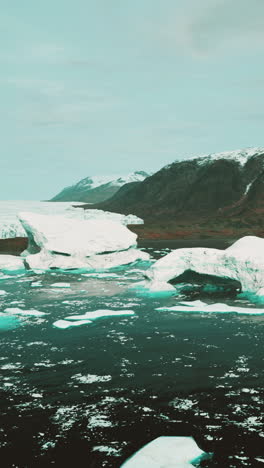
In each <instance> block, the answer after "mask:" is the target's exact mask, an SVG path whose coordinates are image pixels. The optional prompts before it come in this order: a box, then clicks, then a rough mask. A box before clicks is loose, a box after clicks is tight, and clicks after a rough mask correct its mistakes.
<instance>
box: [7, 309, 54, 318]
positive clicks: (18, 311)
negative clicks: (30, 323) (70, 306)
mask: <svg viewBox="0 0 264 468" xmlns="http://www.w3.org/2000/svg"><path fill="white" fill-rule="evenodd" d="M5 312H6V313H8V314H11V315H29V316H30V315H31V316H33V317H41V316H42V315H46V313H45V312H40V311H39V310H35V309H29V310H22V309H20V308H19V307H8V308H7V309H5Z"/></svg>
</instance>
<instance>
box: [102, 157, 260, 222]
mask: <svg viewBox="0 0 264 468" xmlns="http://www.w3.org/2000/svg"><path fill="white" fill-rule="evenodd" d="M263 171H264V149H262V148H257V149H249V150H239V151H234V152H228V153H218V154H215V155H209V156H205V157H201V158H194V159H192V160H184V161H176V162H174V163H173V164H171V165H169V166H166V167H164V168H163V169H161V170H160V171H158V172H157V173H155V174H154V175H152V176H151V177H148V178H147V179H146V180H144V181H143V182H141V183H139V184H136V185H133V184H131V185H130V184H129V185H126V186H124V187H122V189H120V190H119V191H118V192H117V193H116V194H115V195H114V196H113V197H112V198H111V199H109V200H107V201H105V202H103V203H100V204H97V205H96V208H100V209H103V210H107V211H115V212H120V213H124V214H128V213H133V214H136V215H137V216H140V217H143V218H144V219H145V221H151V222H153V221H157V220H170V221H171V222H172V221H175V222H177V221H179V220H185V221H186V222H187V221H188V222H192V221H195V222H198V221H199V220H202V219H212V218H217V219H221V217H226V216H234V215H238V214H239V213H241V215H242V214H243V213H244V215H243V216H246V214H247V213H248V212H249V211H251V212H252V210H253V211H254V210H255V211H256V210H260V211H261V210H264V201H263V199H264V197H263V195H264V175H263Z"/></svg>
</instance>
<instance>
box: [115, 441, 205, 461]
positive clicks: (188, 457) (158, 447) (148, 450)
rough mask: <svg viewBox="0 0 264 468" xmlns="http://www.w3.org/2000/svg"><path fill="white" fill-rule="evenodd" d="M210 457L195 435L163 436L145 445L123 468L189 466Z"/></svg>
mask: <svg viewBox="0 0 264 468" xmlns="http://www.w3.org/2000/svg"><path fill="white" fill-rule="evenodd" d="M208 457H209V455H208V454H206V453H205V452H203V451H202V450H201V449H200V448H199V447H198V445H197V444H196V442H195V440H194V439H193V437H173V436H163V437H158V438H157V439H155V440H153V441H152V442H150V443H148V444H147V445H145V446H144V447H143V448H142V449H140V450H139V451H138V452H136V453H135V455H133V456H132V457H131V458H129V459H128V460H127V461H126V462H125V463H123V464H122V465H121V468H139V467H140V468H150V467H151V468H184V467H186V468H187V467H188V466H189V467H190V466H191V465H194V464H198V463H199V461H201V460H202V459H205V458H208Z"/></svg>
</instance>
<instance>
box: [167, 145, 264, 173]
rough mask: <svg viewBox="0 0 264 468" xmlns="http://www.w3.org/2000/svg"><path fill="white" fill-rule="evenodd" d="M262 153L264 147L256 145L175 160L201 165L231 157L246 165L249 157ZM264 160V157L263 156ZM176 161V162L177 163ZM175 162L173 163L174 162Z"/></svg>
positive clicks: (263, 152)
mask: <svg viewBox="0 0 264 468" xmlns="http://www.w3.org/2000/svg"><path fill="white" fill-rule="evenodd" d="M260 154H263V155H264V147H263V148H261V147H255V148H244V149H238V150H234V151H224V152H221V153H211V154H203V155H199V156H194V157H193V158H190V159H186V157H185V158H179V159H178V160H177V161H175V162H182V161H197V163H198V164H199V165H201V166H202V165H204V164H208V163H209V162H213V161H217V160H219V159H229V160H230V159H231V160H233V161H237V162H238V163H239V164H240V165H241V166H244V165H245V164H246V163H247V161H248V160H249V158H251V157H252V156H258V155H260ZM263 161H264V157H263ZM175 162H174V163H175ZM174 163H173V164H174ZM171 166H172V164H169V165H168V166H166V168H169V167H171Z"/></svg>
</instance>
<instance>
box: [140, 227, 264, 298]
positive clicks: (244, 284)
mask: <svg viewBox="0 0 264 468" xmlns="http://www.w3.org/2000/svg"><path fill="white" fill-rule="evenodd" d="M188 271H191V272H195V273H198V274H201V275H211V276H214V277H218V278H224V279H227V280H228V279H229V280H236V281H238V282H239V283H240V285H241V289H242V291H245V292H251V293H257V294H260V292H261V291H260V290H261V289H262V288H263V287H264V239H261V238H259V237H255V236H246V237H243V238H242V239H239V240H238V241H237V242H235V243H234V244H233V245H232V246H230V247H228V248H227V249H226V250H218V249H209V248H190V249H186V248H184V249H178V250H174V251H172V252H171V253H169V254H168V255H166V256H165V257H163V258H161V259H159V260H158V261H157V262H156V263H155V264H154V265H152V266H151V268H150V269H149V270H148V271H147V272H146V276H147V278H148V279H149V286H150V287H153V285H155V288H156V289H159V288H163V289H164V288H165V287H166V285H168V283H169V282H170V281H173V280H175V279H177V278H178V277H180V276H181V275H182V274H183V273H185V272H188ZM147 284H148V283H147Z"/></svg>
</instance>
